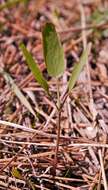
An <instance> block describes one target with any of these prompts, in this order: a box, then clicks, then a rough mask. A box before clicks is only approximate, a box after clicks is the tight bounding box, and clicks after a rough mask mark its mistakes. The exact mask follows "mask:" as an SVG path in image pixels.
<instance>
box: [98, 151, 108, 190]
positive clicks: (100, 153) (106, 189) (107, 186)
mask: <svg viewBox="0 0 108 190" xmlns="http://www.w3.org/2000/svg"><path fill="white" fill-rule="evenodd" d="M99 159H100V165H101V171H102V177H103V181H104V189H105V190H108V185H107V179H106V175H105V169H104V163H103V159H102V152H101V150H100V149H99Z"/></svg>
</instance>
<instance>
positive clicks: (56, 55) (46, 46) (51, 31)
mask: <svg viewBox="0 0 108 190" xmlns="http://www.w3.org/2000/svg"><path fill="white" fill-rule="evenodd" d="M42 38H43V52H44V59H45V64H46V68H47V71H48V74H49V75H50V76H51V77H55V79H56V83H57V103H56V108H57V112H58V122H57V141H56V149H55V158H54V166H53V169H54V174H56V168H57V163H58V151H59V141H60V128H61V112H62V108H63V105H64V103H65V101H66V98H67V97H68V95H69V93H70V92H71V90H72V89H73V87H74V85H75V83H76V81H77V78H78V77H79V74H80V72H81V70H82V69H83V66H84V65H85V64H86V62H87V58H88V48H87V50H85V51H84V52H83V53H82V56H81V58H80V61H79V63H77V64H75V66H74V68H73V71H72V74H71V76H70V79H69V81H68V83H67V90H66V92H65V94H64V96H63V97H62V98H61V97H60V89H59V79H60V77H61V76H62V75H63V73H64V72H65V59H64V52H63V47H62V45H61V42H60V39H59V36H58V34H57V32H56V30H55V26H54V25H53V24H52V23H46V24H45V26H44V28H43V32H42ZM20 48H21V50H22V52H23V55H24V57H25V59H26V62H27V64H28V66H29V68H30V69H31V71H32V73H33V74H34V76H35V78H36V80H37V82H38V83H39V84H40V85H41V87H42V88H43V89H44V90H45V91H46V93H47V94H48V96H50V97H51V93H50V91H49V85H48V83H47V81H46V79H45V78H44V76H43V75H42V73H41V71H40V70H39V67H38V65H37V63H36V61H35V60H34V59H33V57H32V55H31V54H30V53H29V51H28V50H27V49H26V47H25V46H24V44H21V45H20ZM52 101H53V99H52ZM54 103H55V102H54Z"/></svg>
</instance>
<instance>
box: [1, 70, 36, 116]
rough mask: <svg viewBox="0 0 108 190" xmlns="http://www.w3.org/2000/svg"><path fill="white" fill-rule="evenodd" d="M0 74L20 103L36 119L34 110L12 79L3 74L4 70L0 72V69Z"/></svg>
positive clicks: (7, 74)
mask: <svg viewBox="0 0 108 190" xmlns="http://www.w3.org/2000/svg"><path fill="white" fill-rule="evenodd" d="M0 74H2V75H3V77H4V78H5V80H6V82H7V84H8V85H9V86H10V88H11V90H12V91H13V92H14V93H15V95H16V96H17V97H18V99H19V100H20V102H21V103H22V104H23V105H24V106H25V107H26V108H27V109H28V110H29V111H30V112H31V113H32V114H33V115H34V117H36V114H35V112H34V110H33V109H32V106H31V104H30V103H29V102H28V100H27V99H26V97H25V96H24V95H23V93H22V92H21V90H20V89H19V87H18V86H17V85H16V83H15V82H14V80H13V79H12V77H11V76H10V75H9V73H7V72H5V71H4V70H2V69H1V68H0Z"/></svg>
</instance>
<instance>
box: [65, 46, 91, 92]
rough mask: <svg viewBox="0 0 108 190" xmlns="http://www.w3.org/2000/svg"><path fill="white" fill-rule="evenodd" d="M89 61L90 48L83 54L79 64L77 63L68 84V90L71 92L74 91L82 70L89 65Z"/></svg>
mask: <svg viewBox="0 0 108 190" xmlns="http://www.w3.org/2000/svg"><path fill="white" fill-rule="evenodd" d="M87 59H88V47H87V49H86V50H85V51H84V52H83V54H82V56H81V58H80V61H79V63H77V64H76V65H75V66H74V68H73V71H72V74H71V76H70V79H69V82H68V90H69V92H70V91H71V90H72V88H73V87H74V85H75V83H76V81H77V79H78V77H79V75H80V72H81V70H82V69H83V67H84V65H85V64H86V63H87Z"/></svg>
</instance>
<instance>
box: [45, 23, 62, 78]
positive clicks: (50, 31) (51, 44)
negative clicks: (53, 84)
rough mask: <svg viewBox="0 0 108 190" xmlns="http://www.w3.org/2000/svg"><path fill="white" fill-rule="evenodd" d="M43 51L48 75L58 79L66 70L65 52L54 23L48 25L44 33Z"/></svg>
mask: <svg viewBox="0 0 108 190" xmlns="http://www.w3.org/2000/svg"><path fill="white" fill-rule="evenodd" d="M42 37H43V50H44V58H45V63H46V67H47V70H48V74H49V75H50V76H52V77H58V76H60V75H62V74H63V72H64V70H65V62H64V52H63V47H62V45H61V43H60V39H59V37H58V34H57V32H56V30H55V26H54V25H53V24H52V23H46V24H45V26H44V29H43V32H42Z"/></svg>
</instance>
